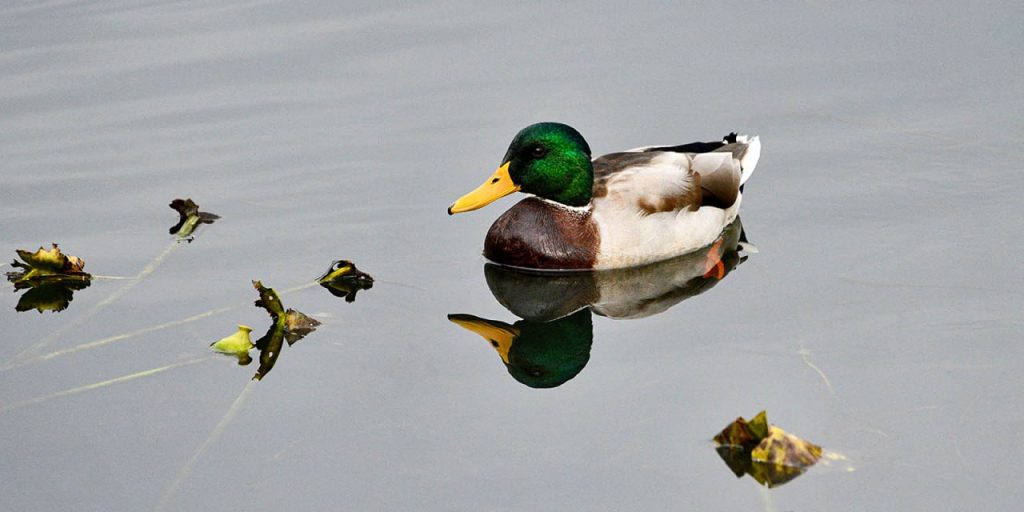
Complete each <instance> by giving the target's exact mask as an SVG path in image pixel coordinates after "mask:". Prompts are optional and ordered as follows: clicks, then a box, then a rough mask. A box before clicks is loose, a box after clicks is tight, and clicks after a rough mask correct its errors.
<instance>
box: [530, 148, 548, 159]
mask: <svg viewBox="0 0 1024 512" xmlns="http://www.w3.org/2000/svg"><path fill="white" fill-rule="evenodd" d="M546 154H548V148H546V147H544V146H533V147H532V148H530V156H532V157H534V158H544V155H546Z"/></svg>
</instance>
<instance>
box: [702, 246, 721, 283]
mask: <svg viewBox="0 0 1024 512" xmlns="http://www.w3.org/2000/svg"><path fill="white" fill-rule="evenodd" d="M723 240H724V239H722V238H719V239H718V240H716V241H715V243H713V244H711V247H709V248H708V252H707V253H705V254H704V259H705V264H704V268H705V269H706V270H705V271H704V279H709V278H712V277H713V278H715V279H721V278H723V277H725V264H723V263H722V256H721V250H722V241H723Z"/></svg>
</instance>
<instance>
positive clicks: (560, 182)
mask: <svg viewBox="0 0 1024 512" xmlns="http://www.w3.org/2000/svg"><path fill="white" fill-rule="evenodd" d="M593 186H594V168H593V166H592V165H591V163H590V146H588V145H587V141H585V140H583V136H582V135H580V133H579V132H577V131H576V130H575V129H573V128H572V127H571V126H568V125H564V124H561V123H537V124H532V125H530V126H527V127H526V128H523V129H522V130H521V131H520V132H519V133H517V134H516V137H515V138H514V139H512V144H510V145H509V147H508V151H507V152H505V158H503V159H502V161H501V165H500V166H499V167H498V170H497V171H495V172H494V175H493V176H491V177H490V178H488V180H487V181H485V182H484V183H483V185H480V186H479V187H477V189H476V190H474V191H472V192H470V193H468V194H466V195H464V196H462V197H460V198H459V199H458V200H457V201H455V203H453V204H452V205H451V206H450V207H449V208H448V213H449V214H454V213H461V212H467V211H470V210H476V209H477V208H481V207H483V206H486V205H488V204H490V203H491V202H492V201H495V200H497V199H498V198H501V197H504V196H506V195H508V194H511V193H512V192H517V191H522V192H527V193H529V194H534V195H536V196H539V197H543V198H545V199H550V200H552V201H555V202H558V203H562V204H564V205H568V206H586V205H587V203H589V202H590V198H591V196H592V189H593Z"/></svg>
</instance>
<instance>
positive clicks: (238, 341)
mask: <svg viewBox="0 0 1024 512" xmlns="http://www.w3.org/2000/svg"><path fill="white" fill-rule="evenodd" d="M250 332H252V327H249V326H248V325H242V324H238V332H236V333H234V334H232V335H231V336H228V337H226V338H221V339H220V340H219V341H215V342H213V343H211V344H210V347H211V348H213V350H215V351H217V352H220V353H221V354H239V353H243V352H244V353H248V352H249V349H251V348H252V347H253V346H254V345H253V343H252V340H250V339H249V333H250Z"/></svg>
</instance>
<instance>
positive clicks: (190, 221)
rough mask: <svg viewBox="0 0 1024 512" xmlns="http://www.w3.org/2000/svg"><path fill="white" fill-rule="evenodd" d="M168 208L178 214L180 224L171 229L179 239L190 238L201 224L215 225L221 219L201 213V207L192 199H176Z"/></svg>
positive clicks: (214, 215) (217, 216)
mask: <svg viewBox="0 0 1024 512" xmlns="http://www.w3.org/2000/svg"><path fill="white" fill-rule="evenodd" d="M168 206H170V207H171V208H173V209H174V211H176V212H178V223H177V224H175V225H174V226H172V227H171V229H170V232H171V234H172V235H175V234H176V235H178V238H179V239H185V238H188V237H189V236H190V235H191V234H192V233H193V232H194V231H195V229H196V227H197V226H199V225H200V224H213V221H215V220H217V219H219V218H220V215H216V214H213V213H209V212H201V211H199V205H197V204H196V203H195V201H193V200H192V199H191V198H189V199H175V200H173V201H171V204H169V205H168Z"/></svg>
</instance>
